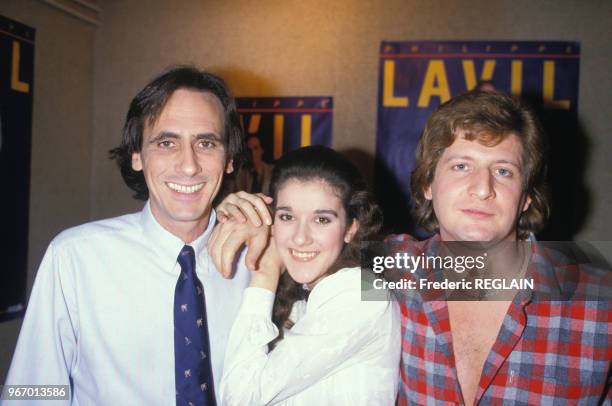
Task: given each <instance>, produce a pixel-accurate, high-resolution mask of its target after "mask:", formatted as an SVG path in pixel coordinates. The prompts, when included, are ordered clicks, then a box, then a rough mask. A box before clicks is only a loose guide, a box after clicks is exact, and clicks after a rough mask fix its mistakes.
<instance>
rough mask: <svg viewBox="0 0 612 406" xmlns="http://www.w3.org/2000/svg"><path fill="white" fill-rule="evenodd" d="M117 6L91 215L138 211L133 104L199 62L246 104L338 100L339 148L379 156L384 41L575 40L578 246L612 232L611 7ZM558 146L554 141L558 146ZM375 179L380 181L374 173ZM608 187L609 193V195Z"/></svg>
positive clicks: (188, 1) (317, 1)
mask: <svg viewBox="0 0 612 406" xmlns="http://www.w3.org/2000/svg"><path fill="white" fill-rule="evenodd" d="M142 4H143V3H142V2H137V1H107V2H105V4H104V12H103V20H104V22H103V24H102V26H101V27H100V29H99V31H98V35H97V36H96V72H95V80H94V86H95V88H94V89H95V92H94V93H95V99H94V100H95V102H94V111H95V118H94V138H93V149H92V151H93V163H92V187H91V202H92V205H91V215H92V217H94V218H101V217H107V216H112V215H116V214H119V213H122V212H124V211H125V210H126V209H128V210H134V209H137V208H138V207H139V205H138V204H137V203H136V202H134V201H133V200H132V199H131V198H130V195H129V193H128V191H127V188H126V187H125V186H124V185H123V184H122V181H121V179H120V177H119V176H118V174H117V171H116V170H115V168H114V165H113V164H112V163H111V162H109V161H107V160H106V159H105V157H106V151H107V150H108V149H109V148H111V147H112V146H113V145H115V144H116V143H117V142H118V141H119V134H120V131H121V125H122V121H123V116H124V114H125V112H126V109H127V105H128V103H129V100H130V99H131V97H133V95H134V93H135V92H136V91H137V90H138V89H139V88H140V87H141V86H142V85H143V84H144V83H146V81H147V80H149V79H150V78H151V77H152V76H153V75H155V74H156V73H158V72H159V71H160V70H161V69H163V68H164V67H166V66H168V65H170V64H175V63H185V62H191V63H195V64H198V65H200V66H203V67H206V68H208V69H210V70H213V71H215V72H218V73H220V74H222V75H223V76H224V77H225V78H226V79H228V81H229V82H230V84H231V85H232V87H233V89H234V93H235V94H236V95H239V96H260V95H261V96H264V95H287V96H291V95H313V96H316V95H331V96H333V97H334V146H335V147H336V148H338V149H346V148H349V147H350V148H357V149H360V150H362V151H364V152H367V153H370V154H373V153H374V145H375V123H376V97H377V78H378V76H377V75H378V57H377V56H378V48H379V44H380V41H381V40H419V39H440V40H448V39H459V40H461V39H465V40H487V39H489V40H511V39H516V40H538V39H541V40H551V39H554V40H577V41H580V42H581V43H582V60H581V72H580V73H581V74H580V80H581V83H580V95H579V114H580V119H581V121H582V125H583V127H584V130H585V133H586V136H587V137H588V138H589V140H590V141H591V143H592V145H593V148H592V150H591V156H590V157H589V158H588V163H587V168H586V179H587V187H588V188H589V189H590V191H591V192H592V193H593V196H592V211H590V214H589V216H588V218H587V219H586V224H585V226H584V228H583V229H582V232H580V233H579V234H578V236H577V238H581V239H600V240H601V239H610V235H611V234H610V231H609V228H610V226H612V214H611V213H612V187H608V186H607V185H610V184H612V182H611V181H612V168H611V166H610V165H609V161H608V158H607V154H608V152H609V151H610V150H611V147H612V137H609V134H611V133H612V121H611V120H609V119H607V117H609V115H610V98H609V93H610V89H611V86H610V85H611V82H612V79H611V78H610V75H609V72H611V71H612V58H610V57H609V55H612V49H611V48H612V46H611V45H610V41H609V39H610V38H612V28H611V27H612V25H611V24H610V21H612V3H610V2H605V1H536V2H534V1H490V0H471V1H455V0H438V1H414V0H413V1H363V0H359V1H356V0H335V1H332V2H330V1H325V0H312V1H302V2H298V1H285V2H281V1H259V2H253V1H238V0H235V1H224V2H220V1H196V0H182V1H181V3H180V4H181V6H180V7H178V6H177V3H175V2H167V1H162V0H151V1H148V2H147V6H146V8H143V9H141V8H140V5H142ZM553 136H554V134H553ZM368 169H369V172H370V173H369V174H368V177H369V178H370V179H371V172H372V168H371V167H370V168H368ZM603 185H606V187H602V186H603Z"/></svg>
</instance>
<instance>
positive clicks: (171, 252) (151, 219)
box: [140, 201, 217, 272]
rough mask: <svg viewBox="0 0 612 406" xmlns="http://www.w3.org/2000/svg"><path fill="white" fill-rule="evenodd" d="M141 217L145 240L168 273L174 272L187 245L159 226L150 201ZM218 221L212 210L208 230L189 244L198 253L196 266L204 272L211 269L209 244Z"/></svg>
mask: <svg viewBox="0 0 612 406" xmlns="http://www.w3.org/2000/svg"><path fill="white" fill-rule="evenodd" d="M140 217H141V224H142V229H143V234H144V240H145V241H146V243H147V245H148V246H149V247H150V248H152V249H153V250H154V251H155V252H156V254H157V256H158V257H159V260H160V262H161V264H162V265H163V268H164V269H167V270H168V272H172V271H173V269H174V266H175V265H176V263H177V258H178V255H179V253H180V252H181V249H183V246H184V245H185V243H184V242H183V240H181V239H180V238H178V237H177V236H175V235H174V234H172V233H171V232H169V231H168V230H166V229H165V228H164V227H162V225H161V224H159V222H158V221H157V220H156V219H155V216H153V213H152V212H151V205H150V202H149V201H147V203H146V204H145V206H144V208H143V209H142V212H141V216H140ZM216 221H217V216H216V213H215V211H214V210H211V213H210V217H209V219H208V226H207V227H206V230H204V232H203V233H202V234H201V235H200V236H199V237H198V238H196V239H195V240H194V241H192V242H191V243H189V244H188V245H191V246H192V247H193V249H194V251H195V253H196V265H197V266H198V267H199V268H200V269H201V270H204V271H205V270H208V269H209V268H210V267H209V266H207V264H208V263H209V262H210V261H209V257H208V250H207V244H208V239H209V238H210V234H211V233H212V230H213V228H214V226H215V222H216Z"/></svg>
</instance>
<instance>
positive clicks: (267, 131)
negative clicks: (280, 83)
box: [236, 97, 334, 163]
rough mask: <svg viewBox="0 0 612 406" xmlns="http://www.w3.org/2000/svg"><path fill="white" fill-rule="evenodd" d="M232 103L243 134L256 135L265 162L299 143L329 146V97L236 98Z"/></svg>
mask: <svg viewBox="0 0 612 406" xmlns="http://www.w3.org/2000/svg"><path fill="white" fill-rule="evenodd" d="M236 103H237V105H238V112H239V113H240V120H241V122H242V126H243V128H244V131H245V133H246V135H247V136H249V135H251V134H254V135H257V136H258V137H259V139H260V142H261V145H262V147H263V149H264V160H265V161H267V162H269V163H273V162H274V161H275V160H277V159H278V158H280V157H281V156H282V155H283V153H285V152H287V151H291V150H294V149H297V148H300V147H303V146H307V145H325V146H328V147H331V144H332V118H333V112H334V102H333V99H332V98H331V97H238V98H236Z"/></svg>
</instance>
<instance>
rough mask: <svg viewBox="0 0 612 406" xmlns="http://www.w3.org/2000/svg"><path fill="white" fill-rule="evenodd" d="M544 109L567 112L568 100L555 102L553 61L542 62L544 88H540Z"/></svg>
mask: <svg viewBox="0 0 612 406" xmlns="http://www.w3.org/2000/svg"><path fill="white" fill-rule="evenodd" d="M542 97H543V99H544V107H546V108H549V109H565V110H569V108H570V101H569V100H555V99H554V97H555V61H544V86H543V88H542Z"/></svg>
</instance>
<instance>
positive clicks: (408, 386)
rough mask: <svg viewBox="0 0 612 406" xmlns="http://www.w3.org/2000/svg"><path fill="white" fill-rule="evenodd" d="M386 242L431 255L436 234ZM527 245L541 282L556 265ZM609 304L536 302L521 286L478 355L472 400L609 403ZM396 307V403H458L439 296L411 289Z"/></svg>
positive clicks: (533, 271)
mask: <svg viewBox="0 0 612 406" xmlns="http://www.w3.org/2000/svg"><path fill="white" fill-rule="evenodd" d="M387 241H404V242H408V241H411V243H409V244H406V245H405V246H403V248H402V250H406V251H411V252H412V253H413V254H415V255H418V254H419V253H421V252H426V253H432V251H431V250H432V249H434V250H435V245H436V244H437V243H438V241H439V236H436V237H434V238H432V239H430V240H427V241H425V242H422V243H418V244H414V240H412V238H411V237H409V236H406V235H399V236H392V237H390V238H389V239H388V240H387ZM532 247H533V251H532V255H531V260H530V265H529V272H531V275H532V276H533V277H534V279H535V280H536V281H537V280H538V278H539V281H540V283H541V284H542V283H543V282H542V281H544V282H546V281H545V279H546V278H549V277H550V275H551V272H550V271H551V269H558V268H554V266H555V265H556V264H555V265H552V264H554V262H552V261H553V260H554V259H551V257H550V255H549V252H547V251H546V250H542V249H541V248H538V244H532ZM415 251H417V252H415ZM419 251H420V252H419ZM551 262H552V263H551ZM561 275H563V272H562V273H561ZM564 282H567V281H564ZM574 282H575V281H574ZM580 282H581V283H580V284H579V285H580V286H587V287H588V286H589V283H588V282H586V283H585V281H584V280H581V281H580ZM537 283H538V282H536V284H537ZM557 283H558V281H557ZM546 286H552V285H551V284H547V285H546ZM574 286H576V285H574ZM591 287H593V285H591ZM544 296H545V295H544ZM583 297H587V296H583ZM608 297H609V296H608ZM553 299H558V297H553ZM611 303H612V302H611V301H610V300H571V301H570V300H541V299H539V298H536V297H535V296H534V295H533V294H532V293H531V292H527V291H520V292H519V293H518V294H517V295H516V296H515V298H514V300H513V301H512V303H511V305H510V307H509V309H508V312H507V314H506V316H505V318H504V320H503V322H502V326H501V329H500V332H499V335H498V336H497V339H496V341H495V343H494V344H493V347H492V349H491V351H490V352H489V355H488V357H487V359H486V361H485V364H484V367H483V371H482V374H481V377H480V382H479V385H478V391H477V394H476V400H475V403H474V404H483V405H489V404H494V405H498V404H499V405H501V404H504V405H510V404H511V405H514V404H525V405H527V404H529V405H535V404H537V405H539V404H545V405H549V404H550V405H552V404H554V405H574V404H580V405H587V404H588V405H591V404H607V405H610V404H612V394H611V393H610V392H611V391H610V387H611V384H612V382H611V381H612V369H611V365H612V362H611V361H612V331H611V326H612V306H611ZM400 308H401V315H402V366H401V372H400V374H401V381H400V393H399V398H398V405H400V406H402V405H414V404H418V405H421V404H422V405H424V404H427V405H431V404H463V403H464V401H463V397H462V394H461V388H460V386H459V381H458V379H457V371H456V369H455V358H454V354H453V343H452V336H451V331H450V322H449V316H448V309H447V304H446V301H441V300H432V301H425V300H423V298H422V297H421V295H419V294H415V295H409V296H407V297H406V298H405V299H404V300H403V301H401V303H400Z"/></svg>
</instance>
